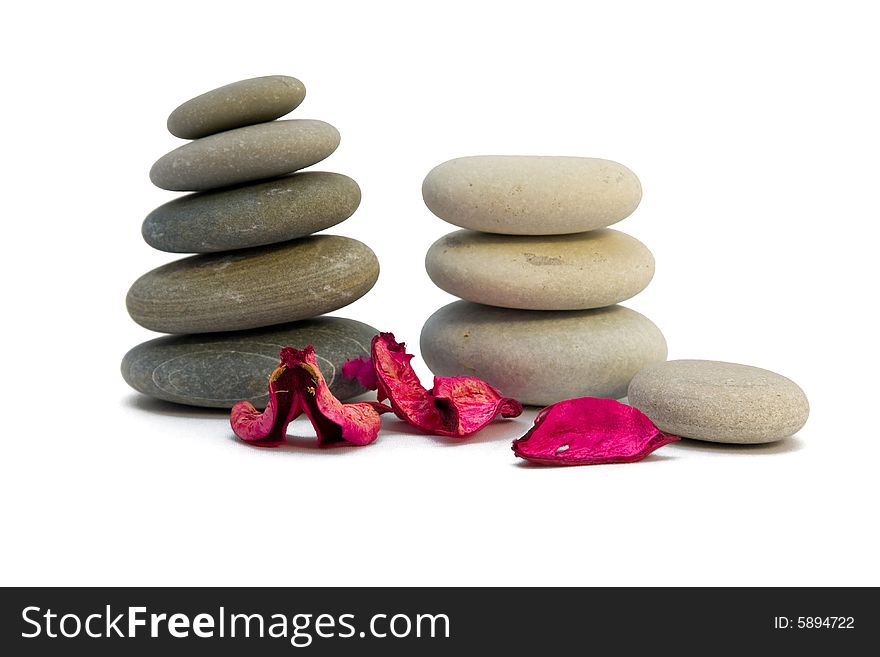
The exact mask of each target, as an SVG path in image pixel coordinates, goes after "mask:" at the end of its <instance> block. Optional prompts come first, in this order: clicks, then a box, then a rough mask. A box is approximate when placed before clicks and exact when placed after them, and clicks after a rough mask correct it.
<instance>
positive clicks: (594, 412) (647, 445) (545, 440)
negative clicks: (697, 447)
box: [513, 397, 679, 465]
mask: <svg viewBox="0 0 880 657" xmlns="http://www.w3.org/2000/svg"><path fill="white" fill-rule="evenodd" d="M676 440H679V437H678V436H672V435H670V434H666V433H663V432H662V431H660V429H658V428H657V426H656V425H655V424H654V423H653V422H651V420H649V419H648V417H647V416H646V415H645V414H644V413H642V412H641V411H640V410H639V409H637V408H634V407H632V406H627V405H626V404H621V403H620V402H618V401H615V400H613V399H597V398H594V397H580V398H578V399H568V400H566V401H561V402H558V403H556V404H552V405H551V406H548V407H547V408H545V409H543V410H542V411H541V412H540V413H538V416H537V417H536V418H535V424H534V426H533V427H532V428H531V429H529V431H528V433H526V435H525V436H523V437H522V438H518V439H517V440H514V441H513V453H514V454H516V455H517V456H518V457H520V458H523V459H527V460H529V461H533V462H535V463H543V464H545V465H596V464H600V463H632V462H633V461H640V460H641V459H643V458H645V457H646V456H647V455H648V454H650V453H651V452H653V451H654V450H655V449H657V448H659V447H663V445H667V444H669V443H671V442H674V441H676Z"/></svg>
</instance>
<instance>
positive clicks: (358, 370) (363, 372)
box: [342, 356, 379, 390]
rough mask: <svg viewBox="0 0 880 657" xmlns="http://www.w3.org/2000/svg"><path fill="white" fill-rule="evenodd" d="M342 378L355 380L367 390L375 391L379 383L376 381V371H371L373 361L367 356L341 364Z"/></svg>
mask: <svg viewBox="0 0 880 657" xmlns="http://www.w3.org/2000/svg"><path fill="white" fill-rule="evenodd" d="M342 376H344V377H345V378H346V379H355V380H356V381H357V382H358V383H359V384H361V386H363V387H364V388H366V389H367V390H375V389H376V388H377V387H378V385H379V382H378V381H377V380H376V370H375V369H373V361H372V360H371V359H370V357H369V356H359V357H358V358H352V359H351V360H347V361H345V362H344V363H343V364H342Z"/></svg>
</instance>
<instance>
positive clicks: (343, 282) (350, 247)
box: [126, 235, 379, 333]
mask: <svg viewBox="0 0 880 657" xmlns="http://www.w3.org/2000/svg"><path fill="white" fill-rule="evenodd" d="M378 276H379V262H378V260H377V259H376V255H375V254H374V253H373V251H372V250H370V248H369V247H368V246H366V245H365V244H363V243H361V242H358V241H357V240H353V239H349V238H347V237H338V236H335V235H316V236H312V237H304V238H302V239H300V240H294V241H292V242H285V243H282V244H276V245H272V246H262V247H256V248H253V249H242V250H240V251H231V252H227V253H218V254H211V255H197V256H190V257H188V258H183V259H181V260H177V261H175V262H172V263H169V264H167V265H163V266H162V267H159V268H157V269H154V270H153V271H151V272H148V273H146V274H144V275H143V276H141V277H140V278H139V279H138V280H137V281H135V282H134V284H133V285H132V286H131V288H130V289H129V291H128V297H127V298H126V305H127V306H128V312H129V314H130V315H131V317H132V319H134V321H136V322H137V323H138V324H140V325H141V326H144V327H145V328H148V329H151V330H153V331H159V332H161V333H208V332H215V331H237V330H242V329H249V328H257V327H260V326H269V325H272V324H280V323H283V322H292V321H296V320H300V319H307V318H309V317H315V316H317V315H321V314H323V313H328V312H332V311H334V310H337V309H339V308H342V307H343V306H346V305H348V304H350V303H351V302H352V301H355V300H356V299H358V298H360V297H361V296H363V295H364V294H366V293H367V292H368V291H369V290H370V288H372V287H373V284H374V283H375V282H376V278H377V277H378Z"/></svg>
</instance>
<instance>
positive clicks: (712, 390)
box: [629, 360, 810, 443]
mask: <svg viewBox="0 0 880 657" xmlns="http://www.w3.org/2000/svg"><path fill="white" fill-rule="evenodd" d="M629 403H630V404H631V405H633V406H635V407H636V408H638V409H640V410H641V411H642V412H643V413H645V415H647V416H648V417H649V418H651V420H652V421H653V422H654V424H656V425H657V426H658V427H660V428H661V429H662V430H663V431H665V432H667V433H672V434H675V435H677V436H683V437H685V438H695V439H697V440H708V441H711V442H718V443H769V442H774V441H777V440H781V439H783V438H787V437H788V436H791V435H794V434H795V433H797V432H798V431H799V430H800V429H801V427H803V426H804V424H805V423H806V421H807V417H808V416H809V414H810V406H809V403H808V402H807V397H806V395H804V392H803V390H801V389H800V388H799V387H798V385H797V384H796V383H794V382H793V381H791V380H790V379H787V378H785V377H784V376H782V375H780V374H776V373H774V372H770V371H768V370H763V369H761V368H759V367H751V366H749V365H739V364H736V363H724V362H720V361H712V360H671V361H668V362H666V363H659V364H655V365H652V366H650V367H647V368H645V369H644V370H642V371H641V372H639V373H638V374H637V375H636V376H635V377H634V378H633V380H632V382H631V383H630V385H629Z"/></svg>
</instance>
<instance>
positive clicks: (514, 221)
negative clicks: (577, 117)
mask: <svg viewBox="0 0 880 657" xmlns="http://www.w3.org/2000/svg"><path fill="white" fill-rule="evenodd" d="M422 197H423V198H424V199H425V204H426V205H427V206H428V209H430V210H431V212H433V213H434V214H436V215H437V216H438V217H440V218H441V219H443V220H444V221H448V222H449V223H451V224H454V225H456V226H461V227H462V228H470V229H471V230H479V231H482V232H485V233H503V234H507V235H559V234H564V233H582V232H584V231H588V230H595V229H596V228H604V227H606V226H610V225H611V224H614V223H617V222H618V221H620V220H621V219H625V218H626V217H628V216H629V215H630V214H632V212H633V211H634V210H635V209H636V207H637V206H638V205H639V201H641V199H642V186H641V184H640V183H639V179H638V178H636V175H635V174H634V173H633V172H632V171H630V170H629V169H627V168H626V167H625V166H623V165H622V164H618V163H617V162H612V161H611V160H599V159H595V158H589V157H537V156H529V155H480V156H476V157H461V158H458V159H455V160H449V161H448V162H444V163H443V164H441V165H439V166H437V167H435V168H434V169H432V170H431V172H430V173H429V174H428V175H427V177H426V178H425V181H424V183H423V184H422Z"/></svg>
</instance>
